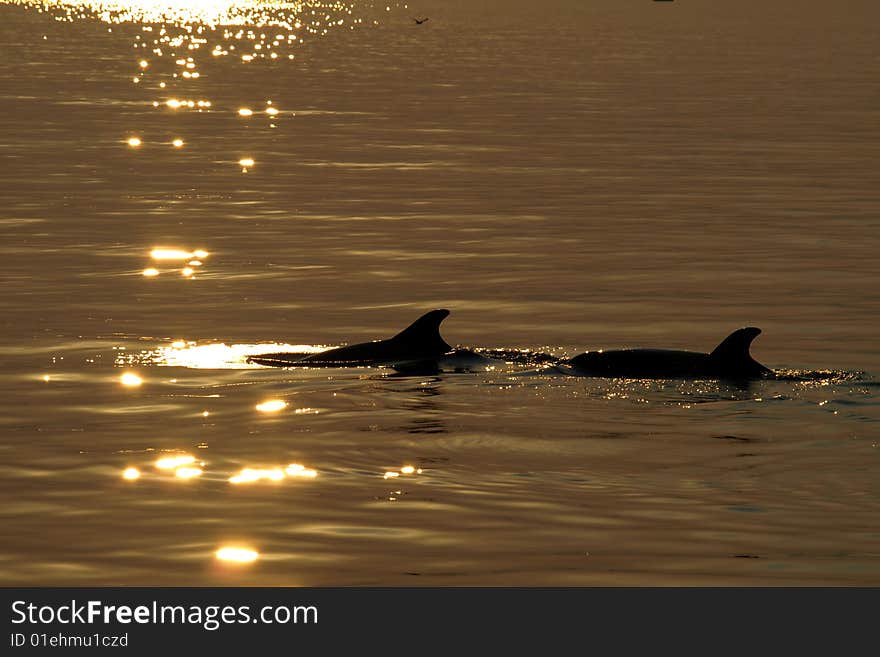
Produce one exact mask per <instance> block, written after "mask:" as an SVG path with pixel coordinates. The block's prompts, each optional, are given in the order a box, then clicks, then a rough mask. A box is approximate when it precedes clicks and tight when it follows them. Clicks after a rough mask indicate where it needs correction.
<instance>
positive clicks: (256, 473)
mask: <svg viewBox="0 0 880 657" xmlns="http://www.w3.org/2000/svg"><path fill="white" fill-rule="evenodd" d="M283 479H284V471H283V470H282V469H281V468H242V469H241V471H240V472H239V473H238V474H237V475H233V476H232V477H230V478H229V483H231V484H251V483H254V482H256V481H264V480H265V481H276V482H277V481H282V480H283Z"/></svg>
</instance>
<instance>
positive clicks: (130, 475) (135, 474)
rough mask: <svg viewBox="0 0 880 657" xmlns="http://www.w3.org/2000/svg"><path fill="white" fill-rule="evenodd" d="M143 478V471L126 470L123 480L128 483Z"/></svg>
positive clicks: (135, 469)
mask: <svg viewBox="0 0 880 657" xmlns="http://www.w3.org/2000/svg"><path fill="white" fill-rule="evenodd" d="M140 476H141V471H140V470H138V469H137V468H126V469H125V470H123V471H122V478H123V479H125V480H126V481H134V480H135V479H139V478H140Z"/></svg>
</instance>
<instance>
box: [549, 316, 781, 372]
mask: <svg viewBox="0 0 880 657" xmlns="http://www.w3.org/2000/svg"><path fill="white" fill-rule="evenodd" d="M760 333H761V329H759V328H755V327H753V326H749V327H746V328H741V329H738V330H736V331H734V332H733V333H731V334H730V335H728V336H727V337H726V338H725V339H724V340H723V341H722V342H721V344H719V345H718V346H717V347H715V349H714V350H713V351H712V352H711V353H708V354H707V353H700V352H695V351H678V350H672V349H620V350H614V351H588V352H586V353H583V354H580V355H578V356H575V357H574V358H572V359H570V360H568V361H564V362H563V363H561V364H560V365H559V366H557V368H558V369H559V370H560V371H562V372H563V373H565V374H573V375H576V376H597V377H622V378H628V379H738V380H743V379H757V378H762V377H766V376H768V375H772V374H773V371H772V370H770V369H769V368H767V367H764V366H763V365H761V363H759V362H758V361H756V360H755V359H754V358H752V356H751V354H750V353H749V346H750V345H751V344H752V340H754V339H755V338H756V337H758V335H760Z"/></svg>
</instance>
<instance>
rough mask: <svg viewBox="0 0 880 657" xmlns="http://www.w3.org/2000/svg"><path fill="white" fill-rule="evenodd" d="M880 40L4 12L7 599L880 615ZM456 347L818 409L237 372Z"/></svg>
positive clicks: (155, 10)
mask: <svg viewBox="0 0 880 657" xmlns="http://www.w3.org/2000/svg"><path fill="white" fill-rule="evenodd" d="M122 7H124V8H123V9H120V8H122ZM132 7H133V9H132ZM168 7H170V10H169V9H168ZM312 12H314V13H312ZM413 16H419V17H421V16H429V17H430V20H429V21H428V22H427V23H424V24H422V25H416V24H415V23H414V22H413V21H412V17H413ZM878 18H880V16H878V10H877V8H876V4H875V3H867V2H848V3H845V6H844V5H840V4H831V3H818V2H807V3H805V2H794V0H790V1H789V0H785V1H784V2H776V3H772V6H766V3H761V2H757V1H754V2H753V1H751V0H750V1H749V2H738V3H726V2H722V3H718V2H708V1H704V2H697V1H694V2H677V3H651V2H611V1H610V0H590V1H589V2H580V1H578V2H575V1H574V0H572V1H570V2H569V1H564V0H552V1H551V2H543V3H533V2H525V1H523V0H519V1H510V2H506V1H504V0H490V1H488V2H480V3H473V2H464V1H455V2H448V1H441V0H424V1H421V2H411V3H409V6H408V7H404V6H403V4H402V3H401V4H396V3H394V4H389V5H388V8H387V10H386V4H385V3H379V4H375V5H373V4H370V3H362V2H346V3H336V4H333V3H309V2H302V3H300V2H294V3H280V2H235V3H232V2H199V3H196V2H185V1H184V0H168V1H167V2H158V3H157V2H134V3H115V4H114V3H108V4H104V5H97V4H89V3H80V2H74V1H69V2H48V3H45V4H42V5H41V4H39V3H32V2H25V1H21V2H11V3H10V2H4V3H2V4H0V25H2V26H3V27H2V32H0V55H2V56H0V103H2V107H3V109H4V111H3V112H0V156H2V160H3V163H4V166H3V168H2V170H0V190H2V200H3V203H2V208H0V235H2V239H0V262H2V264H0V272H2V277H3V294H2V295H0V311H2V312H0V363H2V366H3V367H2V370H0V392H2V395H0V432H2V440H0V450H2V458H0V473H2V476H0V489H2V495H3V499H4V501H5V502H4V504H3V505H2V508H0V516H2V518H0V519H2V526H3V528H4V529H3V531H2V543H0V581H2V582H3V583H5V584H8V585H13V584H15V585H114V584H121V585H137V584H142V585H143V584H147V585H151V584H161V585H275V584H278V585H370V584H372V585H465V584H489V585H508V584H516V585H596V584H651V585H655V584H661V585H666V584H700V585H702V584H877V583H880V549H878V547H877V546H878V539H880V528H878V523H877V518H878V517H880V483H878V482H880V479H878V467H880V463H878V458H880V451H878V450H880V434H878V421H880V388H878V384H877V378H876V377H877V373H878V372H880V355H878V352H877V340H876V335H877V328H876V326H877V319H878V317H880V292H878V290H880V286H878V281H880V264H878V259H877V256H876V254H877V252H878V247H880V239H878V235H880V216H878V211H880V192H878V190H880V169H878V168H877V166H876V162H877V161H878V157H880V147H878V144H880V129H878V126H880V109H878V104H877V102H876V98H877V93H876V92H877V84H876V80H877V79H878V78H880V51H878V42H877V39H876V28H875V26H876V24H877V20H878ZM339 21H342V22H341V23H340V22H339ZM297 25H299V26H297ZM293 37H295V38H293ZM258 45H259V46H260V47H259V48H257V46H258ZM233 47H234V49H233ZM215 52H216V53H217V54H214V53H215ZM272 54H275V55H276V56H275V57H274V58H273V57H272ZM195 74H198V76H197V77H196V76H195ZM190 103H192V106H190ZM176 140H180V142H178V143H177V145H175V141H176ZM157 250H159V251H157ZM432 308H449V309H451V310H452V315H451V316H450V318H449V319H447V320H446V322H445V323H444V326H443V334H444V336H445V338H446V339H447V341H448V342H450V343H451V344H456V345H461V346H466V347H483V348H489V349H506V350H532V351H534V352H541V353H550V354H554V355H556V356H560V357H563V356H566V355H568V356H573V355H575V354H577V353H579V352H581V351H583V350H585V349H595V348H613V347H622V346H646V347H669V348H685V349H695V350H701V351H708V350H711V349H712V348H713V347H714V346H715V345H716V344H717V343H718V342H720V340H721V339H722V338H723V337H724V336H726V335H727V334H728V333H729V332H731V331H732V330H733V329H735V328H737V327H739V326H744V325H754V326H760V327H761V328H762V329H763V331H764V333H763V334H762V336H761V337H759V338H758V340H757V341H756V342H755V344H754V345H753V354H754V355H755V356H756V357H757V358H758V359H759V360H760V361H761V362H763V363H765V364H767V365H768V366H771V367H774V368H778V369H783V370H790V371H793V372H794V373H795V374H796V375H797V376H796V377H793V378H792V380H782V381H764V382H756V383H754V384H752V385H750V386H739V387H737V386H730V385H727V384H723V383H719V382H679V381H621V380H606V379H586V378H573V377H566V376H561V375H559V374H553V373H549V372H537V373H533V374H530V375H526V376H522V375H519V374H518V373H517V372H518V371H519V370H521V369H527V368H525V367H523V368H519V367H518V366H510V367H503V368H499V369H497V370H494V371H489V372H483V373H472V374H442V375H438V376H397V375H394V373H393V372H389V371H385V370H381V369H343V370H336V371H327V370H283V369H272V368H260V367H254V366H249V365H248V364H247V363H246V362H245V358H246V356H247V355H248V354H250V353H256V352H259V351H260V350H262V351H277V350H279V349H280V348H291V349H294V348H296V349H303V348H305V349H312V350H316V349H319V348H322V347H324V346H329V345H338V344H341V343H343V342H359V341H363V340H369V339H374V338H382V337H388V336H390V335H392V334H393V333H395V332H397V331H398V330H399V329H401V328H403V327H404V326H406V325H407V324H408V323H409V322H411V321H412V320H413V319H415V318H416V317H417V316H418V315H419V314H421V313H422V312H424V311H427V310H430V309H432ZM125 375H129V376H128V377H127V378H126V379H125V383H123V379H122V377H123V376H125ZM135 377H136V378H135ZM126 384H129V385H126ZM271 401H275V402H278V403H277V404H275V405H274V406H273V405H272V404H270V405H269V406H264V405H263V404H265V403H266V402H271ZM258 406H260V408H258ZM171 457H191V458H183V460H181V461H178V462H176V463H177V467H176V468H175V467H166V468H160V467H157V462H159V461H160V459H168V458H171ZM161 465H168V462H167V461H163V462H162V463H161ZM291 465H298V466H302V468H297V467H293V468H289V467H288V466H291ZM127 468H136V469H137V471H138V473H139V475H140V476H139V477H137V478H132V479H126V478H124V477H123V473H124V472H125V470H126V469H127ZM410 468H411V469H412V471H410ZM196 470H198V472H196ZM243 471H245V472H244V474H243ZM309 471H314V472H313V473H309ZM304 473H309V474H306V475H304ZM181 475H182V476H181ZM132 476H133V475H132ZM237 477H238V479H236V478H237ZM230 479H236V481H237V483H233V482H231V481H230ZM223 547H240V548H247V549H249V550H253V551H254V552H256V553H257V555H258V556H257V558H256V560H254V561H251V562H248V563H237V562H229V561H223V560H222V559H218V558H217V556H216V552H217V550H219V549H221V548H223Z"/></svg>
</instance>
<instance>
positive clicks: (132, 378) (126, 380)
mask: <svg viewBox="0 0 880 657" xmlns="http://www.w3.org/2000/svg"><path fill="white" fill-rule="evenodd" d="M119 382H120V383H121V384H122V385H124V386H126V387H128V388H135V387H137V386H139V385H141V384H142V383H143V382H144V380H143V379H142V378H141V377H139V376H138V375H137V374H135V373H134V372H125V373H124V374H123V375H122V376H120V377H119Z"/></svg>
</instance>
